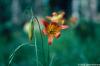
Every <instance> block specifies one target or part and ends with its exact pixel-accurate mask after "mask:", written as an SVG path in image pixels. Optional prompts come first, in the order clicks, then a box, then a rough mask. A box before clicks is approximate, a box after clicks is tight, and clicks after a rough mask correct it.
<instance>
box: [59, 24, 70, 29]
mask: <svg viewBox="0 0 100 66" xmlns="http://www.w3.org/2000/svg"><path fill="white" fill-rule="evenodd" d="M60 27H61V29H67V28H69V26H67V25H61V26H60Z"/></svg>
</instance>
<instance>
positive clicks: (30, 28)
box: [24, 19, 33, 41]
mask: <svg viewBox="0 0 100 66" xmlns="http://www.w3.org/2000/svg"><path fill="white" fill-rule="evenodd" d="M24 31H25V32H26V33H27V34H28V37H29V40H30V41H31V40H32V37H33V21H32V19H31V20H30V22H27V23H26V24H25V25H24Z"/></svg>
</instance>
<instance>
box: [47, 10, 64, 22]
mask: <svg viewBox="0 0 100 66" xmlns="http://www.w3.org/2000/svg"><path fill="white" fill-rule="evenodd" d="M64 15H65V12H61V13H60V14H57V13H56V12H53V13H52V16H47V17H46V18H47V19H49V20H51V22H56V23H59V24H64V22H65V20H64V18H63V17H64Z"/></svg>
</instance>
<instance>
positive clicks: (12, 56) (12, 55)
mask: <svg viewBox="0 0 100 66" xmlns="http://www.w3.org/2000/svg"><path fill="white" fill-rule="evenodd" d="M25 45H29V46H33V47H34V45H32V44H29V43H27V44H21V45H19V46H18V47H17V48H16V49H15V50H14V52H13V53H12V54H11V55H10V57H9V59H10V60H9V64H8V66H9V65H10V64H11V62H12V60H13V58H14V55H15V53H16V52H17V51H18V50H19V49H20V48H21V47H23V46H25Z"/></svg>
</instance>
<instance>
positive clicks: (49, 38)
mask: <svg viewBox="0 0 100 66" xmlns="http://www.w3.org/2000/svg"><path fill="white" fill-rule="evenodd" d="M52 41H53V36H48V43H49V45H51V44H52Z"/></svg>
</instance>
